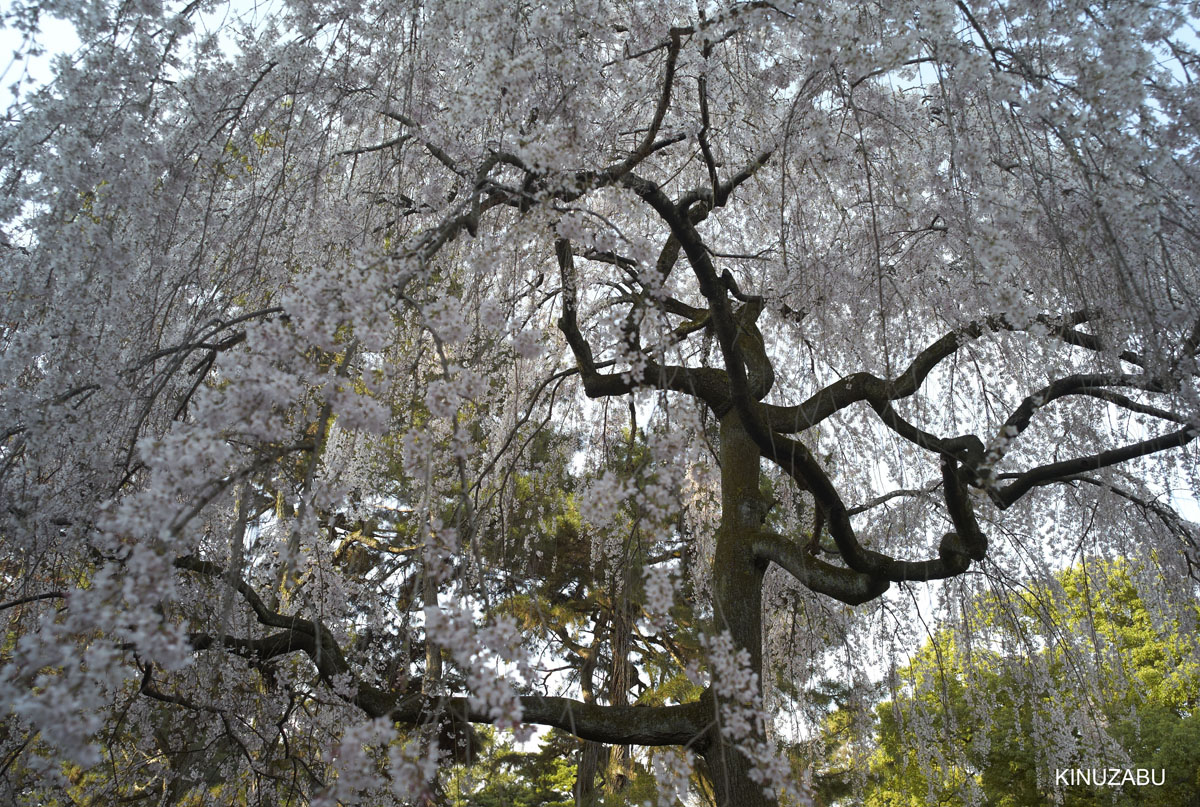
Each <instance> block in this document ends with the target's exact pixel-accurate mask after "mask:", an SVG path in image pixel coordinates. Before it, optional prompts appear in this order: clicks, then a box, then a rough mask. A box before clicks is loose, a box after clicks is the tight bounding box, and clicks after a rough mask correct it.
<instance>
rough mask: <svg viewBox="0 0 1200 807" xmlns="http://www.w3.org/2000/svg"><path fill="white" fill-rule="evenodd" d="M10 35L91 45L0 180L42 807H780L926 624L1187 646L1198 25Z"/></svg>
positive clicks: (579, 26)
mask: <svg viewBox="0 0 1200 807" xmlns="http://www.w3.org/2000/svg"><path fill="white" fill-rule="evenodd" d="M4 14H5V16H4V20H5V24H6V25H8V26H9V27H11V28H12V29H13V30H14V31H16V32H17V33H18V34H19V35H21V36H23V37H24V38H25V42H26V45H25V49H26V52H32V51H33V50H34V49H36V47H37V42H38V26H39V23H40V21H41V19H42V18H43V17H44V16H46V15H50V14H58V15H63V16H65V17H66V18H67V19H68V21H69V22H70V23H71V24H72V25H73V26H74V28H75V30H76V32H77V34H78V37H79V40H80V42H81V46H80V48H79V49H78V50H77V51H75V52H73V53H70V54H63V55H61V56H58V57H56V59H55V62H54V79H53V81H52V82H51V83H49V84H48V85H46V86H43V87H37V88H27V89H26V90H25V91H24V93H23V94H21V95H20V96H19V97H18V98H17V99H16V100H15V101H14V102H13V104H12V105H11V106H10V109H9V112H8V114H7V117H6V119H5V122H4V125H3V129H2V130H0V155H2V156H0V185H2V187H3V190H4V193H3V194H0V222H2V223H3V224H2V228H0V229H2V232H3V244H2V245H0V250H2V254H3V256H4V257H3V263H2V264H0V278H2V279H0V289H2V295H0V301H2V302H0V307H2V312H3V313H2V314H0V341H2V343H3V347H4V350H3V358H2V359H0V412H2V413H3V416H2V417H0V422H2V423H4V424H5V425H4V426H3V427H2V428H3V429H4V432H3V438H2V439H3V443H2V444H0V541H2V542H0V612H2V613H3V614H4V616H5V618H6V620H7V623H6V641H5V643H4V650H3V667H2V668H0V701H2V702H3V703H4V704H5V706H6V708H7V715H8V717H7V719H6V723H5V728H4V733H3V735H2V737H3V743H4V746H3V748H2V749H0V754H2V755H3V757H2V759H3V761H2V762H0V779H2V784H3V787H5V788H7V794H8V795H11V796H14V797H16V798H18V799H19V800H24V801H34V802H36V801H42V802H46V803H51V802H54V801H56V800H57V801H62V802H68V801H71V800H77V799H80V798H88V799H91V800H93V801H94V802H96V803H102V802H103V803H118V802H127V801H138V800H142V799H155V798H157V799H159V800H160V801H161V800H166V801H168V802H169V801H172V800H174V801H176V802H181V801H185V800H188V799H190V800H193V801H204V800H206V799H207V800H210V801H211V800H214V799H226V800H228V799H231V798H237V799H241V800H245V801H247V802H250V803H264V804H266V803H297V802H301V801H308V802H312V803H318V804H333V803H339V802H340V803H362V804H372V803H384V804H386V803H394V802H395V801H396V800H399V801H401V802H404V803H423V804H427V803H431V802H436V801H444V800H445V799H447V798H449V797H450V793H451V791H448V790H447V789H446V788H447V781H446V777H445V776H443V775H442V774H443V773H445V771H444V770H443V769H442V767H439V759H441V758H442V756H441V755H442V754H449V755H452V756H451V758H453V755H457V756H458V757H459V758H460V759H461V760H462V761H463V762H464V763H465V762H467V761H469V759H470V758H471V755H472V746H473V743H477V742H478V741H479V740H480V736H479V735H478V734H477V733H476V732H475V730H473V729H472V728H471V724H482V723H492V724H495V725H496V726H497V727H498V728H500V729H516V730H517V737H518V739H520V738H525V737H527V736H528V733H529V731H530V729H529V727H530V726H535V725H540V726H545V727H552V728H555V729H557V730H559V731H561V732H566V733H567V734H570V735H573V736H575V737H577V738H579V739H580V740H583V741H586V742H590V743H596V744H600V745H604V746H610V747H614V748H626V747H635V746H636V747H644V748H655V749H662V751H661V752H658V753H654V754H649V755H646V754H643V752H637V753H638V754H642V756H638V755H637V754H634V752H633V751H630V752H629V754H626V753H624V752H620V751H618V752H613V753H611V754H610V755H609V764H608V765H607V768H606V771H605V773H604V778H603V780H602V781H603V784H604V785H605V787H606V789H607V790H608V791H610V793H609V795H613V793H612V791H619V790H620V789H621V787H622V786H623V784H625V783H629V784H630V785H631V786H633V785H638V782H637V781H636V779H637V777H636V776H634V774H635V773H636V772H637V769H636V766H635V765H633V764H632V761H636V760H645V762H639V763H638V764H641V765H643V767H646V768H647V770H648V771H651V772H652V777H651V778H652V784H653V786H654V791H655V793H656V798H658V799H660V800H661V801H662V802H663V803H673V800H674V799H675V797H676V795H678V794H679V793H680V792H681V791H682V790H686V789H687V788H688V787H689V786H694V787H695V788H696V790H697V792H698V793H700V794H703V796H704V797H706V798H708V799H710V800H711V801H713V802H714V803H716V804H719V805H734V804H736V805H751V806H753V805H764V804H776V803H780V802H789V801H793V802H794V801H797V800H799V799H801V798H802V797H803V793H802V792H801V790H802V784H801V783H802V778H801V777H797V776H796V775H795V773H794V772H793V771H792V769H791V767H790V765H789V762H788V760H787V759H786V758H785V757H783V756H781V755H780V754H779V753H778V752H777V751H776V748H775V746H776V745H777V740H779V739H785V740H790V739H794V737H793V735H800V736H803V735H805V733H808V734H811V733H812V732H814V731H816V729H817V724H818V722H819V720H820V718H821V716H822V715H823V714H824V709H823V706H822V705H821V704H820V702H819V700H814V701H813V702H811V703H806V702H805V700H804V699H802V698H797V697H795V696H796V695H797V694H798V693H802V692H804V691H805V689H806V688H811V687H808V686H807V685H809V684H811V683H813V682H815V681H818V680H820V679H822V678H828V677H833V678H834V679H835V680H838V681H839V683H840V685H841V686H844V687H846V688H847V691H856V690H857V689H858V688H861V687H862V686H864V685H865V682H866V681H867V679H869V678H870V677H871V675H872V673H871V671H872V669H887V668H889V667H894V666H896V667H898V666H902V665H903V663H904V661H905V660H906V657H907V656H908V655H909V654H910V653H911V652H912V650H913V648H915V647H917V646H919V637H921V636H922V634H923V632H924V633H927V632H928V631H924V630H923V627H922V625H921V622H920V620H919V619H915V618H914V617H916V616H922V617H923V616H924V615H925V613H926V612H927V611H928V608H923V601H928V603H926V604H932V605H935V606H936V607H937V608H939V609H940V610H942V611H944V612H945V613H946V614H949V615H950V616H953V615H955V614H956V613H961V611H962V608H963V604H964V603H968V602H971V601H972V600H973V599H974V598H976V597H977V596H979V594H980V593H981V592H991V593H992V594H994V595H995V596H997V597H1001V596H1006V594H1007V592H1011V591H1013V590H1016V589H1017V588H1018V587H1019V586H1020V585H1022V584H1023V581H1025V580H1028V579H1029V578H1031V577H1032V578H1034V579H1035V580H1040V581H1042V582H1044V583H1047V584H1048V581H1050V580H1052V579H1053V577H1052V576H1053V572H1054V571H1055V570H1056V569H1061V568H1064V567H1066V566H1068V565H1070V564H1071V563H1073V562H1076V561H1079V560H1082V559H1085V558H1086V559H1087V560H1089V561H1094V560H1098V559H1110V560H1111V559H1119V558H1121V557H1131V558H1136V559H1138V560H1139V561H1144V563H1140V564H1139V565H1137V567H1136V569H1137V572H1136V573H1131V577H1130V585H1132V586H1133V587H1134V588H1135V589H1136V590H1137V591H1138V593H1139V596H1140V597H1141V598H1142V601H1143V602H1145V603H1146V604H1147V608H1148V609H1149V611H1150V612H1151V613H1152V614H1154V615H1155V616H1154V617H1153V618H1154V619H1157V620H1162V621H1170V620H1184V619H1188V618H1191V617H1188V616H1187V615H1188V614H1190V613H1192V611H1191V610H1190V609H1191V606H1190V605H1185V606H1180V605H1179V602H1180V599H1179V598H1167V597H1164V596H1162V592H1163V591H1166V590H1171V591H1176V592H1179V591H1183V592H1184V593H1185V594H1187V595H1188V596H1194V593H1195V583H1196V581H1197V577H1196V572H1195V568H1196V567H1195V564H1196V562H1197V559H1198V558H1197V550H1198V545H1197V533H1196V528H1195V526H1194V525H1193V524H1191V523H1190V522H1188V521H1186V520H1185V519H1183V518H1182V517H1181V516H1180V515H1179V514H1178V513H1177V512H1176V511H1175V510H1174V509H1173V508H1172V505H1173V503H1174V502H1176V501H1177V500H1178V497H1179V496H1180V495H1181V494H1180V491H1181V490H1182V491H1184V492H1190V493H1191V494H1193V495H1194V494H1195V492H1196V491H1197V490H1198V489H1200V485H1198V480H1197V478H1196V467H1197V466H1196V463H1195V462H1194V458H1195V455H1194V452H1195V446H1194V440H1195V437H1196V436H1197V434H1198V433H1200V431H1198V429H1200V419H1198V417H1200V407H1198V406H1197V403H1198V395H1197V392H1198V389H1197V352H1198V348H1200V308H1198V303H1197V301H1198V300H1200V282H1198V281H1200V277H1198V275H1197V271H1196V266H1197V261H1196V257H1197V237H1196V233H1197V232H1200V228H1198V227H1197V221H1196V209H1197V208H1196V201H1197V200H1196V198H1195V196H1196V189H1197V187H1200V184H1198V183H1197V182H1196V159H1197V155H1198V153H1200V152H1198V150H1197V139H1196V132H1197V128H1196V121H1195V109H1196V108H1197V107H1196V92H1195V83H1194V78H1193V77H1194V71H1195V69H1196V64H1197V54H1196V52H1195V48H1194V43H1195V41H1196V38H1195V31H1194V22H1193V21H1194V19H1195V18H1196V14H1195V10H1194V9H1193V8H1192V7H1191V5H1190V4H1187V3H1182V2H1180V3H1175V2H1167V3H1160V4H1153V5H1150V4H1135V3H1111V4H1108V5H1103V6H1086V7H1081V6H1078V5H1076V4H1070V3H1057V4H1055V3H1052V4H1045V3H1032V4H1021V3H982V2H979V3H977V2H967V1H966V0H912V2H901V3H899V4H890V5H889V6H888V7H887V8H886V9H884V8H882V7H879V6H877V5H872V4H868V3H858V2H845V3H833V4H831V3H828V2H822V3H818V4H809V3H805V2H795V1H792V2H786V3H771V2H758V1H757V0H753V1H751V2H742V3H717V4H704V5H697V4H693V3H690V2H689V3H671V2H668V3H661V2H656V3H652V4H649V3H639V2H605V1H604V0H587V1H586V2H578V3H574V4H571V6H570V7H569V8H564V9H561V10H560V9H557V8H547V7H543V6H541V5H537V4H534V5H527V4H521V3H507V2H496V3H493V2H479V0H447V2H439V3H436V4H429V5H426V4H423V3H420V2H411V3H404V2H402V3H396V2H371V1H370V0H367V1H366V2H356V3H345V2H337V1H335V2H324V1H323V0H281V2H279V3H278V4H277V5H276V6H274V7H272V8H269V9H260V10H259V11H258V12H256V13H255V14H254V15H249V14H247V15H243V16H241V17H239V13H238V10H237V9H236V8H234V7H226V6H225V5H223V4H221V3H216V2H203V0H200V1H199V2H190V3H186V4H185V3H178V4H176V3H159V2H146V3H138V4H128V3H106V2H95V3H89V4H82V5H79V6H78V7H76V5H75V4H61V3H50V2H46V3H42V2H39V0H30V1H29V2H18V3H15V4H13V5H11V6H10V8H9V9H8V10H7V11H5V12H4ZM18 89H20V88H18ZM554 488H557V490H555V489H554ZM584 545H586V547H587V552H586V553H584V552H583V548H584ZM539 553H540V554H539ZM585 554H586V558H587V562H586V563H585V562H584V560H583V559H584V557H585ZM1131 568H1134V567H1131ZM680 595H682V596H680ZM1187 599H1188V597H1184V598H1183V601H1184V602H1185V603H1186V601H1187ZM956 624H958V625H959V626H960V627H961V628H962V630H961V631H960V633H961V634H962V635H961V636H960V637H959V638H957V639H956V641H957V642H958V643H959V645H962V643H963V642H964V641H966V640H967V638H968V637H969V635H970V633H971V628H972V627H973V626H972V625H970V624H968V623H967V621H966V620H962V619H958V620H957V623H956ZM1181 624H1182V622H1181ZM1188 652H1192V651H1191V650H1189V651H1188ZM972 657H975V656H972ZM1030 657H1031V658H1032V657H1033V656H1032V655H1030ZM680 673H683V675H682V676H681V675H680ZM685 682H686V685H685ZM780 683H782V684H783V685H782V686H780ZM1039 683H1041V684H1045V685H1047V686H1051V685H1053V686H1054V687H1056V688H1057V687H1059V685H1061V688H1065V689H1068V690H1070V689H1076V690H1078V688H1080V687H1082V689H1083V691H1082V692H1080V691H1076V692H1075V693H1074V694H1073V695H1072V694H1070V693H1057V694H1056V693H1054V692H1050V693H1048V695H1047V696H1048V697H1051V698H1056V699H1058V700H1059V701H1060V702H1061V703H1063V704H1066V703H1070V702H1072V701H1071V698H1075V699H1079V698H1083V697H1084V696H1085V695H1086V694H1087V688H1088V687H1089V686H1091V685H1092V684H1093V683H1094V682H1089V681H1088V679H1086V678H1083V679H1081V678H1078V677H1074V678H1073V677H1070V676H1067V677H1063V678H1057V679H1056V678H1054V677H1053V676H1051V677H1047V678H1045V679H1044V680H1042V681H1040V682H1039ZM589 691H590V694H589ZM639 698H641V699H642V700H641V701H640V702H639V700H638V699H639ZM977 708H978V709H979V710H980V711H982V712H984V713H986V712H989V711H994V710H995V709H996V708H997V707H996V704H989V703H981V704H978V705H977ZM1001 711H1003V710H1001ZM793 715H794V716H795V719H794V720H792V721H791V722H790V723H789V722H788V721H787V720H785V721H783V722H782V723H781V724H780V725H779V726H778V727H776V726H775V725H774V723H773V720H772V718H773V716H779V717H784V718H787V717H789V716H793ZM1107 734H1108V731H1107V728H1106V727H1100V729H1098V730H1097V731H1094V732H1091V733H1081V735H1080V737H1078V738H1074V740H1073V742H1076V741H1077V742H1076V744H1075V745H1071V744H1068V745H1070V748H1069V750H1070V752H1071V753H1074V754H1078V753H1083V752H1082V750H1080V749H1082V748H1083V743H1085V742H1086V743H1090V744H1091V745H1092V746H1094V747H1097V748H1103V747H1105V744H1106V743H1107V742H1109V739H1111V738H1109V737H1107ZM916 739H917V740H918V741H920V742H921V743H922V744H923V745H924V746H925V747H927V748H932V747H933V746H931V745H930V744H929V742H928V740H929V738H928V737H917V738H916ZM1042 747H1050V748H1058V749H1060V750H1061V746H1042ZM587 748H590V749H591V750H590V751H587V750H586V749H585V751H583V752H581V755H580V758H579V759H580V761H581V763H582V762H586V761H587V760H593V761H595V762H596V764H597V767H596V771H597V772H598V771H599V769H600V759H601V756H602V755H601V754H600V749H599V745H593V746H588V747H587ZM196 754H199V756H195V755H196ZM589 754H590V756H589ZM1060 757H1061V754H1060ZM201 758H202V759H204V763H203V764H198V763H196V762H194V760H197V759H201ZM672 760H673V761H672ZM1058 760H1059V757H1055V756H1054V755H1050V756H1048V757H1045V758H1043V759H1041V760H1040V763H1039V764H1042V765H1045V766H1046V767H1047V769H1048V768H1050V767H1052V766H1053V765H1054V764H1055V762H1056V761H1058ZM493 761H494V760H493ZM587 764H591V763H590V762H588V763H587ZM582 767H583V768H584V770H583V772H582V774H580V773H578V768H577V776H579V779H580V780H581V781H579V782H577V784H576V786H575V796H576V798H577V799H580V800H586V798H589V797H590V796H589V792H588V791H589V790H590V789H593V788H594V786H595V782H596V779H595V776H594V775H593V773H592V771H589V770H588V769H587V765H583V766H582ZM693 773H695V775H696V778H695V780H694V785H689V782H692V781H693V780H692V779H691V778H690V776H691V774H693ZM589 777H591V779H590V781H589ZM218 778H219V780H220V781H221V782H223V783H224V784H222V785H219V787H220V788H222V789H221V790H220V792H219V793H218V792H217V791H216V790H215V789H214V788H215V787H218V786H214V785H213V784H212V783H213V782H214V781H217V780H218ZM555 782H557V780H555ZM645 783H651V779H646V780H644V782H643V784H645ZM555 786H557V784H556V785H555ZM639 786H640V785H639ZM555 792H556V793H560V792H561V791H555ZM230 794H237V795H236V796H231V795H230Z"/></svg>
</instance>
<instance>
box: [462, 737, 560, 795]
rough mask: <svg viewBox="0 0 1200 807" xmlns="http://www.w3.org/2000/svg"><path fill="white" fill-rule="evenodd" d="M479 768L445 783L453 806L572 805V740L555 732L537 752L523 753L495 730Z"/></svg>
mask: <svg viewBox="0 0 1200 807" xmlns="http://www.w3.org/2000/svg"><path fill="white" fill-rule="evenodd" d="M480 734H481V735H482V736H483V737H485V739H486V742H485V750H484V752H483V753H482V754H480V756H479V759H478V761H477V762H476V764H474V765H471V766H464V767H459V768H456V769H454V770H453V771H452V772H451V773H450V775H448V776H447V777H446V780H445V788H446V790H445V793H446V800H445V803H446V804H447V805H448V807H572V805H574V799H573V798H572V795H571V790H572V787H573V786H574V783H575V763H574V754H573V753H571V752H572V750H573V746H574V745H575V744H576V742H577V741H575V740H574V739H573V738H571V737H568V736H566V735H564V734H561V733H559V732H556V731H552V732H550V733H549V734H548V735H547V737H546V739H545V741H544V742H543V743H542V745H541V747H540V748H539V749H538V750H537V751H532V752H527V751H518V750H517V749H516V748H514V747H513V745H512V744H511V743H510V742H508V741H507V740H503V739H501V736H500V735H498V734H497V733H496V731H495V730H494V729H492V728H490V727H487V728H482V729H481V730H480Z"/></svg>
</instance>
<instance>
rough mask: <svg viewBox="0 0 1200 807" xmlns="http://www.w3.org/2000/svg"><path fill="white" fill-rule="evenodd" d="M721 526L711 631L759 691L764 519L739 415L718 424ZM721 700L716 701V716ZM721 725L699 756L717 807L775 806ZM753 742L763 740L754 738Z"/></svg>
mask: <svg viewBox="0 0 1200 807" xmlns="http://www.w3.org/2000/svg"><path fill="white" fill-rule="evenodd" d="M720 439H721V523H720V526H719V527H718V530H717V545H716V552H715V554H714V557H713V612H714V618H715V620H716V625H715V628H716V631H717V632H721V631H728V632H729V634H730V635H731V636H732V638H733V642H734V645H735V648H742V649H745V650H746V651H747V652H748V653H749V654H750V664H751V669H752V670H753V672H754V674H755V675H756V676H757V679H758V685H759V690H760V692H761V686H762V668H763V665H762V583H763V573H764V572H765V569H766V565H765V564H762V563H759V562H757V561H756V560H755V555H754V552H753V548H752V545H751V542H752V539H753V536H754V534H755V532H756V531H757V530H759V529H760V528H761V526H762V522H763V519H764V518H765V517H766V512H767V502H766V501H764V499H763V496H762V494H761V493H760V492H759V451H758V447H757V446H756V445H755V443H754V441H753V440H752V439H751V438H750V435H749V434H748V433H747V432H746V430H745V429H744V428H743V426H742V423H741V420H740V418H739V416H738V414H737V413H736V411H735V412H730V413H729V414H727V415H726V416H725V417H724V418H722V420H721V437H720ZM721 703H722V701H721V698H720V696H715V712H716V714H717V715H720V711H721ZM720 722H721V721H720V720H719V719H718V720H717V721H716V725H715V726H714V727H713V728H710V729H709V731H708V737H707V738H706V743H705V745H704V748H703V751H702V755H703V757H704V761H705V763H706V766H705V767H706V768H707V772H708V776H709V778H710V784H711V787H712V790H713V794H714V795H715V797H716V804H717V807H775V804H776V801H775V800H774V799H773V798H770V797H768V796H767V795H766V793H765V792H764V789H763V786H762V785H761V784H758V783H756V782H754V781H753V779H751V778H750V771H751V769H752V768H753V764H752V763H751V761H750V760H749V759H747V758H746V756H745V755H744V754H743V753H742V752H741V751H740V750H738V749H737V748H735V747H734V745H733V743H731V742H730V741H729V739H728V738H725V737H722V735H721V728H720ZM756 739H762V738H761V737H756Z"/></svg>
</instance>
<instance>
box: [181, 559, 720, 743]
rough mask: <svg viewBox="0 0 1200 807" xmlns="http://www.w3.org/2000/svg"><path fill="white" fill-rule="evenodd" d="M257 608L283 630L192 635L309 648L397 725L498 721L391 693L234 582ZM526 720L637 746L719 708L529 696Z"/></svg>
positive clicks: (250, 646)
mask: <svg viewBox="0 0 1200 807" xmlns="http://www.w3.org/2000/svg"><path fill="white" fill-rule="evenodd" d="M175 566H176V568H179V569H183V570H186V571H191V572H195V573H197V574H201V575H204V576H206V577H211V578H214V579H217V580H225V581H229V575H228V574H227V573H226V571H225V570H224V568H223V567H221V566H220V565H219V564H216V563H212V562H211V561H203V560H200V559H199V558H196V557H195V556H186V557H182V558H177V559H176V560H175ZM232 584H233V586H234V588H236V590H237V591H238V592H239V593H241V594H242V596H243V598H244V599H245V600H246V602H247V603H248V604H249V605H250V608H251V610H252V611H254V614H255V616H256V617H257V619H258V621H259V622H260V623H261V624H263V625H267V626H270V627H278V628H282V630H280V631H277V632H276V633H273V634H270V635H268V636H266V637H263V638H259V639H249V638H242V637H235V636H228V635H223V636H211V635H209V634H205V633H194V634H192V635H191V636H190V640H191V645H192V648H193V649H194V650H196V651H203V650H209V649H213V648H216V647H221V648H225V649H228V650H230V651H232V652H234V653H236V654H238V655H242V656H247V657H252V658H255V659H258V660H259V661H269V660H270V659H272V658H277V657H279V656H284V655H288V654H291V653H295V652H302V653H304V654H305V655H307V656H308V657H309V659H310V660H311V661H312V662H313V664H314V665H315V666H316V667H317V670H318V672H319V673H320V675H321V678H322V679H323V680H324V681H325V682H326V683H332V682H333V680H334V678H335V677H339V678H341V679H345V682H346V684H348V686H339V687H338V691H339V693H349V694H346V695H340V696H342V697H345V698H347V699H348V700H349V701H350V702H352V703H353V704H354V705H355V706H357V707H358V708H360V709H362V710H363V712H364V713H366V714H367V715H368V716H370V717H384V716H388V717H390V718H391V719H392V720H394V721H396V722H403V723H412V724H418V723H422V722H424V721H425V719H427V718H428V717H429V716H430V715H431V714H432V713H433V712H435V711H436V710H439V709H440V710H448V711H451V712H452V713H453V714H455V715H457V716H458V717H460V718H462V719H464V720H468V721H471V722H474V723H492V722H494V721H495V717H496V716H495V715H494V714H492V713H491V712H489V710H488V709H487V708H486V707H485V706H484V705H482V704H481V703H479V702H476V701H475V700H474V699H472V698H469V697H442V698H432V697H430V696H428V695H424V694H408V693H401V692H398V691H395V690H386V689H381V688H379V687H376V686H374V685H372V684H369V683H367V682H365V681H360V680H359V679H358V677H357V676H356V675H355V673H354V671H353V669H352V668H351V667H350V665H349V663H348V662H347V661H346V659H345V656H344V655H343V654H342V651H341V648H340V647H339V646H338V644H337V642H336V640H334V638H333V635H332V634H331V633H330V632H329V630H328V629H327V628H326V627H325V626H324V625H323V624H322V623H321V622H320V621H316V620H309V619H305V618H303V617H298V616H286V615H283V614H280V613H277V612H275V611H273V610H271V609H270V608H268V607H267V605H266V604H265V603H264V602H263V599H262V597H261V596H260V595H259V594H258V592H256V591H255V590H254V589H253V588H252V587H251V586H250V585H249V583H247V582H246V581H245V580H242V579H240V578H237V579H235V580H234V581H233V582H232ZM519 700H520V704H521V708H522V721H523V722H525V723H534V724H538V725H545V726H553V727H555V728H559V729H562V730H564V731H567V732H570V733H572V734H574V735H575V736H577V737H580V738H582V739H585V740H594V741H596V742H604V743H625V744H636V745H684V744H687V743H690V742H693V741H695V740H696V739H697V738H698V737H700V736H701V735H702V734H703V733H704V732H705V730H706V728H707V726H708V725H709V723H710V721H711V712H712V705H711V703H709V702H708V701H707V700H705V699H701V700H699V701H694V702H692V703H688V704H683V705H679V706H655V707H647V706H600V705H597V704H594V703H584V702H582V701H577V700H572V699H570V698H558V697H545V696H540V695H528V696H522V697H521V698H520V699H519Z"/></svg>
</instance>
